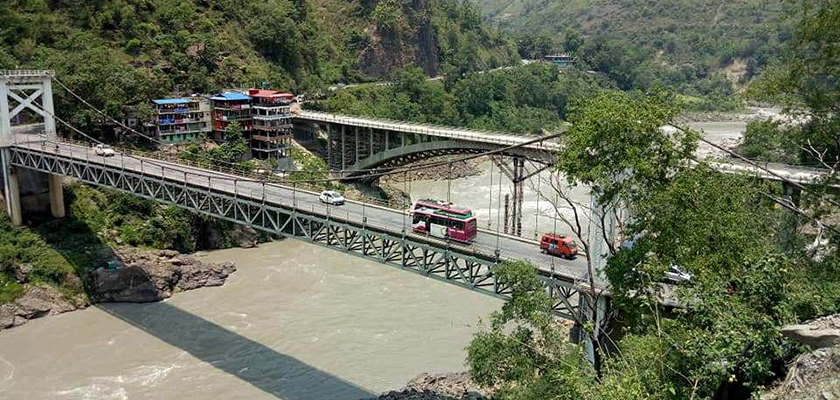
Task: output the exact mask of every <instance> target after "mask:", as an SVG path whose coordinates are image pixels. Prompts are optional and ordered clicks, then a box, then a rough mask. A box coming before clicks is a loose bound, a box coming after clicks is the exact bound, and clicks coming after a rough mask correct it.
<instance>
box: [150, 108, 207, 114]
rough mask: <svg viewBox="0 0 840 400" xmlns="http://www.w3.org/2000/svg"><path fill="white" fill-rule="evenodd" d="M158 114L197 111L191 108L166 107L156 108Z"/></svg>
mask: <svg viewBox="0 0 840 400" xmlns="http://www.w3.org/2000/svg"><path fill="white" fill-rule="evenodd" d="M156 111H157V113H158V114H160V115H164V114H187V113H189V112H195V111H198V109H191V108H166V109H157V110H156Z"/></svg>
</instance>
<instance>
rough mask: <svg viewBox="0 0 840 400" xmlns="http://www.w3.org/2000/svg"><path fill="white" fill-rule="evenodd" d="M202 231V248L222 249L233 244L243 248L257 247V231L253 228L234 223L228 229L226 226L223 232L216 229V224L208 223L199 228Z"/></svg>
mask: <svg viewBox="0 0 840 400" xmlns="http://www.w3.org/2000/svg"><path fill="white" fill-rule="evenodd" d="M201 229H202V231H203V234H202V235H201V236H202V242H201V243H200V245H201V247H202V248H206V249H223V248H226V247H229V246H230V245H234V246H237V247H242V248H245V249H250V248H252V247H257V243H258V242H259V233H257V231H255V230H254V229H253V228H249V227H247V226H242V225H239V224H234V225H233V226H231V227H230V228H229V229H227V228H226V230H225V231H224V232H222V231H220V230H219V229H218V226H216V225H214V224H212V223H210V224H207V225H206V226H204V227H202V228H201Z"/></svg>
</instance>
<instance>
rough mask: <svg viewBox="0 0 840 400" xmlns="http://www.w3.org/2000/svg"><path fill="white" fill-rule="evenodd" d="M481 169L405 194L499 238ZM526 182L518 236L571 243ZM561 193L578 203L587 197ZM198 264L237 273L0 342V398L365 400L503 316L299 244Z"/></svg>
mask: <svg viewBox="0 0 840 400" xmlns="http://www.w3.org/2000/svg"><path fill="white" fill-rule="evenodd" d="M694 126H695V128H701V129H705V130H706V131H707V133H708V134H709V135H710V137H713V140H715V141H718V140H724V139H727V138H734V137H737V136H739V135H740V131H741V130H743V126H744V124H743V123H738V122H733V123H702V124H694ZM480 168H481V170H482V171H483V173H482V174H481V175H478V176H474V177H469V178H464V179H461V180H458V181H456V182H454V183H453V185H452V186H449V185H447V183H446V182H445V181H415V182H412V187H411V189H412V190H411V192H412V194H413V197H414V199H417V198H418V197H419V196H418V194H420V193H422V194H423V196H432V197H437V198H446V197H447V196H449V197H450V198H451V200H452V201H453V202H455V203H458V204H463V205H465V206H468V207H471V208H473V209H474V211H475V212H476V214H477V215H478V218H479V220H480V224H481V227H482V228H486V229H494V230H495V229H498V227H499V225H500V224H499V223H498V222H499V210H500V209H501V208H500V207H499V204H500V202H499V187H500V186H499V184H498V179H499V175H498V169H497V168H494V172H493V182H494V183H491V182H490V168H491V167H490V163H489V162H485V163H483V164H481V166H480ZM542 176H543V177H545V178H547V177H548V176H549V174H548V173H547V172H546V173H544V174H542ZM545 182H547V181H545V180H543V184H545ZM536 185H539V184H538V183H536V182H534V181H532V183H531V184H529V185H526V196H525V199H524V204H523V209H524V212H523V215H524V220H523V236H525V237H533V236H534V234H535V233H539V232H551V231H557V232H558V233H568V229H567V228H565V227H564V225H563V224H562V223H561V222H557V223H556V224H555V222H556V221H555V218H553V214H552V212H553V211H552V208H551V206H550V204H549V203H548V202H547V201H545V199H538V198H537V195H536ZM501 187H502V190H503V192H502V195H503V194H504V193H505V192H508V191H509V190H510V188H509V184H508V183H507V181H506V178H505V180H503V184H502V186H501ZM491 193H492V202H491ZM571 196H572V198H574V199H575V200H577V201H581V202H584V203H588V200H587V193H586V190H585V189H582V188H576V189H573V190H572V191H571ZM502 198H503V197H502ZM537 210H540V212H539V213H538V212H537ZM568 212H569V211H568V210H566V211H564V213H566V215H567V216H569V215H570V214H568ZM537 214H539V216H538V215H537ZM488 224H489V225H488ZM203 258H204V259H205V260H208V261H233V262H235V263H236V265H237V266H238V270H237V272H236V273H234V274H233V275H232V276H231V278H230V279H229V281H228V283H227V284H225V285H224V286H222V287H218V288H205V289H199V290H195V291H191V292H186V293H179V294H176V295H175V296H173V297H172V298H171V299H169V300H167V301H164V302H160V303H153V304H105V305H99V306H94V307H91V308H89V309H87V310H84V311H77V312H72V313H68V314H64V315H60V316H56V317H50V318H43V319H39V320H35V321H31V322H29V323H28V324H26V325H24V326H21V327H18V328H14V329H11V330H8V331H3V332H0V399H31V400H39V399H68V400H76V399H78V400H87V399H97V400H98V399H106V400H107V399H150V400H151V399H154V400H169V399H171V400H199V399H200V400H205V399H248V400H259V399H288V400H306V399H324V398H330V399H358V398H364V397H371V396H373V395H374V394H377V393H379V392H382V391H387V390H391V389H396V388H400V387H402V386H403V385H404V384H405V383H406V382H407V381H408V380H409V379H411V378H412V377H414V376H416V375H417V374H419V373H420V372H424V371H428V372H452V371H460V370H463V369H464V368H465V367H464V359H465V351H464V348H465V346H466V345H467V344H468V343H469V340H470V337H471V336H472V334H473V333H474V332H475V331H476V329H477V327H476V324H477V322H478V320H479V318H483V317H484V318H486V316H488V315H489V314H490V313H491V312H492V311H493V310H496V309H498V308H499V307H500V305H501V302H500V301H499V300H497V299H494V298H491V297H488V296H484V295H480V294H477V293H474V292H471V291H468V290H464V289H461V288H458V287H455V286H451V285H448V284H445V283H442V282H439V281H436V280H432V279H428V278H424V277H421V276H418V275H415V274H412V273H408V272H404V271H400V270H397V269H395V268H391V267H387V266H383V265H381V264H377V263H375V262H372V261H368V260H364V259H361V258H357V257H355V256H351V255H347V254H343V253H340V252H337V251H334V250H328V249H323V248H320V247H317V246H314V245H310V244H307V243H304V242H301V241H297V240H284V241H279V242H275V243H270V244H264V245H261V246H260V247H259V248H257V249H248V250H245V249H231V250H221V251H214V252H210V253H208V254H207V255H204V256H203Z"/></svg>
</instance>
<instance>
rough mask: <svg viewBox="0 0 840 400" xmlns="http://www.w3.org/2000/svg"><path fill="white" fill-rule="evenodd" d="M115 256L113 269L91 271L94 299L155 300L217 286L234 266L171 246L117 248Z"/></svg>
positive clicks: (119, 300)
mask: <svg viewBox="0 0 840 400" xmlns="http://www.w3.org/2000/svg"><path fill="white" fill-rule="evenodd" d="M117 257H118V259H119V262H118V263H117V265H118V267H117V268H116V269H107V268H99V269H97V270H96V271H94V274H93V284H92V286H93V287H92V289H93V290H92V291H93V294H92V297H93V300H94V301H97V302H130V303H145V302H152V301H159V300H163V299H166V298H169V297H170V296H172V293H174V292H178V291H183V290H192V289H197V288H200V287H205V286H220V285H222V284H224V282H225V280H226V279H227V277H228V276H230V274H231V273H233V271H235V270H236V267H235V266H234V265H233V264H231V263H224V264H212V263H205V262H202V261H199V260H197V259H196V258H195V257H191V256H187V255H182V254H180V253H178V252H176V251H172V250H160V251H143V250H138V249H120V250H118V251H117Z"/></svg>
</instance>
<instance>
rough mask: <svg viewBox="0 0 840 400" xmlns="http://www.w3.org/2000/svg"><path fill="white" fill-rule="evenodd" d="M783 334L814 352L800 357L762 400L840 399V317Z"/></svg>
mask: <svg viewBox="0 0 840 400" xmlns="http://www.w3.org/2000/svg"><path fill="white" fill-rule="evenodd" d="M782 334H783V335H785V336H786V337H788V338H789V339H791V340H793V341H796V342H799V343H802V344H805V345H808V346H810V347H811V348H813V349H814V350H813V351H811V352H810V353H805V354H802V355H800V356H799V357H798V358H797V359H796V361H794V362H793V364H791V365H790V366H789V369H788V373H787V376H786V377H785V379H784V381H782V382H781V383H780V384H779V385H778V386H776V387H775V388H773V389H772V390H770V391H768V392H767V393H765V394H764V395H762V396H761V400H782V399H784V400H833V399H840V314H835V315H830V316H827V317H823V318H819V319H816V320H814V321H810V322H807V323H804V324H800V325H789V326H785V327H783V328H782Z"/></svg>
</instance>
